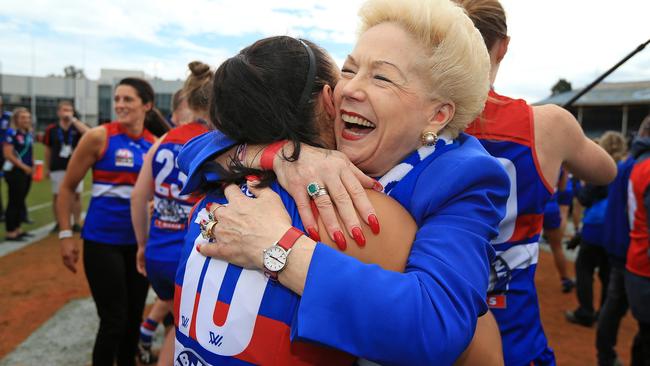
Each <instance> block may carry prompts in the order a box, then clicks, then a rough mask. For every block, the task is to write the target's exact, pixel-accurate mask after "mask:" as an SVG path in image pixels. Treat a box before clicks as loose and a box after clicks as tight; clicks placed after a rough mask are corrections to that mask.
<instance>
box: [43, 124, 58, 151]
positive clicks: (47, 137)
mask: <svg viewBox="0 0 650 366" xmlns="http://www.w3.org/2000/svg"><path fill="white" fill-rule="evenodd" d="M54 127H56V125H55V124H54V123H52V124H50V125H49V126H47V128H46V129H45V137H43V143H44V144H45V145H46V146H50V147H51V146H52V137H50V135H51V134H52V129H54Z"/></svg>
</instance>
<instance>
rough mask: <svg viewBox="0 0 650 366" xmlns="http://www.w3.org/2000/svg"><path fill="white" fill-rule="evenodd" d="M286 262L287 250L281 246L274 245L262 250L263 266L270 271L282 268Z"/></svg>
mask: <svg viewBox="0 0 650 366" xmlns="http://www.w3.org/2000/svg"><path fill="white" fill-rule="evenodd" d="M286 263H287V252H286V251H285V250H284V249H282V248H281V247H279V246H277V245H274V246H272V247H270V248H269V249H267V250H266V251H264V267H265V268H266V269H267V270H269V271H271V272H277V271H279V270H281V269H282V268H284V265H285V264H286Z"/></svg>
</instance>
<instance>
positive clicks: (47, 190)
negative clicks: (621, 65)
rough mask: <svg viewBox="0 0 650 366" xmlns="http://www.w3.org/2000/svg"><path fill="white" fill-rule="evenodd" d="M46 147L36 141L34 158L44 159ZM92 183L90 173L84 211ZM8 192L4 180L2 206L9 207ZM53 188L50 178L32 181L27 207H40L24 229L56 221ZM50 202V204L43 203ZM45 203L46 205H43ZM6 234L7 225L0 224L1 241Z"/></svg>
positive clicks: (86, 185)
mask: <svg viewBox="0 0 650 366" xmlns="http://www.w3.org/2000/svg"><path fill="white" fill-rule="evenodd" d="M44 151H45V148H44V146H43V144H40V143H36V144H35V145H34V160H43V156H44V154H45V153H44ZM91 184H92V176H91V174H90V173H88V174H86V178H85V179H84V193H83V195H82V205H83V206H82V211H84V210H85V209H86V207H88V202H89V201H90V188H91ZM7 195H8V192H7V182H6V181H4V179H3V181H2V207H3V208H4V209H6V208H7V202H8V196H7ZM51 202H52V188H51V185H50V180H49V179H43V180H42V181H40V182H32V187H31V188H30V190H29V194H28V195H27V207H28V209H29V207H32V208H34V207H36V206H38V207H40V208H37V209H36V210H32V211H31V212H29V217H30V218H31V219H32V220H34V223H33V224H31V225H27V224H23V225H22V228H23V230H32V229H36V228H39V227H41V226H43V225H46V224H49V223H51V222H54V214H53V213H52V205H51ZM46 203H50V205H47V206H45V205H43V204H46ZM41 205H43V206H44V207H42V206H41ZM4 236H5V226H4V225H0V241H2V239H3V238H4Z"/></svg>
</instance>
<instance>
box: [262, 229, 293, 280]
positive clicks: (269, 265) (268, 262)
mask: <svg viewBox="0 0 650 366" xmlns="http://www.w3.org/2000/svg"><path fill="white" fill-rule="evenodd" d="M302 235H303V232H302V231H300V230H298V229H296V228H295V227H291V228H290V229H289V230H287V232H286V233H284V235H282V237H281V238H280V240H278V241H277V242H275V244H273V245H272V246H270V247H269V248H267V249H264V254H263V257H262V263H263V264H264V273H265V274H266V275H267V276H268V277H269V278H270V279H272V280H276V281H277V279H278V273H280V271H282V270H283V269H284V267H286V265H287V258H288V257H289V253H291V247H293V245H294V244H295V243H296V241H298V238H300V237H301V236H302Z"/></svg>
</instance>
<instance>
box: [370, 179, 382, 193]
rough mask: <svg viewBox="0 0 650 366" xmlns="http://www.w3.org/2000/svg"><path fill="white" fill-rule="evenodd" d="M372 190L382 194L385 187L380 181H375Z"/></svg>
mask: <svg viewBox="0 0 650 366" xmlns="http://www.w3.org/2000/svg"><path fill="white" fill-rule="evenodd" d="M372 189H373V190H375V191H377V192H381V191H383V190H384V186H382V185H381V183H379V182H378V181H375V183H373V184H372Z"/></svg>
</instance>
